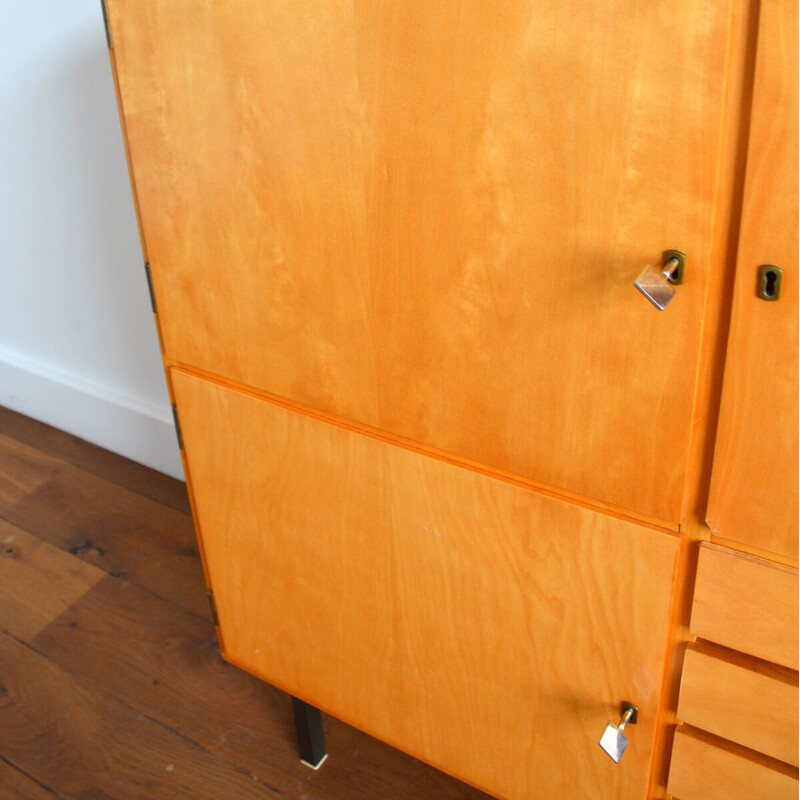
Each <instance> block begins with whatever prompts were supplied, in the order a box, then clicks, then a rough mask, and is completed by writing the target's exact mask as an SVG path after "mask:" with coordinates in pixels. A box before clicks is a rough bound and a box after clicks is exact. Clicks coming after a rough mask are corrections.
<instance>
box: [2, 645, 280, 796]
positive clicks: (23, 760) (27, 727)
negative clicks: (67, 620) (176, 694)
mask: <svg viewBox="0 0 800 800" xmlns="http://www.w3.org/2000/svg"><path fill="white" fill-rule="evenodd" d="M0 676H2V678H1V679H0V680H1V681H2V692H0V748H2V751H3V753H4V757H5V758H7V759H8V760H9V761H10V762H11V763H13V764H14V765H15V766H17V767H18V768H19V769H20V770H22V771H24V772H25V773H26V774H27V775H29V776H31V777H32V778H33V779H34V780H36V781H37V782H39V783H41V784H44V785H58V786H59V787H60V791H62V792H63V793H64V794H65V795H66V796H68V797H75V798H94V797H137V798H142V800H144V798H148V800H162V799H163V800H175V798H190V797H191V798H197V800H219V798H222V797H236V798H237V799H238V798H241V800H250V799H251V798H252V800H265V798H279V797H281V795H280V793H279V792H277V791H276V790H274V789H271V788H270V787H268V786H266V785H265V784H263V783H261V782H260V781H258V780H257V779H255V778H254V776H252V775H250V774H247V773H246V772H243V771H242V770H238V769H235V768H234V767H232V766H231V765H229V764H227V763H226V762H225V761H223V760H222V759H218V758H216V757H214V756H212V755H211V754H209V753H208V752H206V751H205V750H203V749H202V748H201V747H199V746H198V745H196V744H194V743H192V742H190V741H189V740H188V739H185V738H183V737H181V736H179V735H178V734H176V733H175V732H174V731H171V730H169V729H168V728H166V727H164V726H162V725H159V724H157V723H155V722H153V721H152V720H149V719H147V718H146V717H144V716H143V715H141V714H139V713H138V712H135V711H133V710H132V709H130V708H129V707H128V706H126V705H124V704H123V703H121V702H120V701H119V700H117V699H115V698H114V697H112V696H110V695H104V694H103V693H100V692H97V691H92V690H90V689H89V688H88V687H87V686H86V685H85V684H84V683H82V682H81V681H80V680H77V679H75V678H73V677H72V676H71V675H69V674H68V673H67V672H65V671H64V670H62V669H59V668H58V667H56V666H55V665H53V664H52V663H50V662H49V661H47V660H46V659H45V658H43V657H42V656H40V655H38V654H37V653H35V652H34V651H33V650H31V649H30V648H28V647H25V646H24V645H22V644H21V643H19V642H17V641H16V640H14V639H12V638H10V637H9V636H6V635H5V634H2V633H0ZM32 719H36V720H38V722H39V726H38V727H35V726H33V725H31V723H30V720H32ZM43 741H45V742H46V743H47V747H43V746H42V743H43Z"/></svg>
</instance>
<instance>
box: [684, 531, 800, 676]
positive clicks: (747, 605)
mask: <svg viewBox="0 0 800 800" xmlns="http://www.w3.org/2000/svg"><path fill="white" fill-rule="evenodd" d="M797 597H798V579H797V570H796V569H792V568H790V567H785V566H782V565H780V564H774V563H772V562H770V561H767V560H765V559H763V558H756V557H755V556H750V555H746V554H744V553H737V552H735V551H733V550H728V549H726V548H722V547H718V546H716V545H713V544H703V545H701V546H700V558H699V561H698V566H697V583H696V586H695V592H694V602H693V604H692V620H691V632H692V633H693V634H694V635H695V636H699V637H701V638H703V639H708V640H709V641H712V642H716V643H717V644H721V645H723V646H725V647H730V648H731V649H733V650H739V651H741V652H743V653H749V654H750V655H752V656H756V657H757V658H762V659H764V660H766V661H773V662H775V663H776V664H781V665H783V666H785V667H789V668H791V669H794V670H796V669H797V668H798V613H797Z"/></svg>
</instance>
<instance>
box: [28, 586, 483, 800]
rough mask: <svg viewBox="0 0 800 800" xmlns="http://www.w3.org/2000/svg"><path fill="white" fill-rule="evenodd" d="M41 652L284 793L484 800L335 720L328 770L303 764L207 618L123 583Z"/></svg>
mask: <svg viewBox="0 0 800 800" xmlns="http://www.w3.org/2000/svg"><path fill="white" fill-rule="evenodd" d="M32 645H33V647H34V648H35V649H36V650H37V652H39V653H41V654H42V655H43V656H45V657H46V658H47V659H48V660H50V661H51V662H53V663H54V664H57V665H58V666H60V667H62V668H64V669H66V670H67V671H68V672H70V673H72V674H73V675H78V676H80V678H81V680H82V681H84V682H86V683H87V684H89V685H91V686H92V687H96V688H97V689H99V690H100V691H102V692H104V693H110V694H112V695H113V696H114V697H117V698H119V699H120V700H122V701H123V702H124V703H125V704H126V705H129V706H130V707H131V708H133V709H135V710H136V711H138V712H140V713H142V714H144V715H145V716H147V717H148V718H150V719H153V720H155V721H157V722H159V723H161V724H162V725H165V726H167V727H169V728H170V729H171V730H174V731H175V732H177V733H179V734H181V735H182V736H185V737H186V738H188V739H190V740H191V741H193V742H196V743H197V744H199V745H200V746H202V747H203V748H204V749H206V750H207V751H208V752H210V753H212V754H214V755H215V756H218V757H220V758H223V759H224V760H225V761H226V762H227V763H229V764H231V765H233V766H234V767H236V768H238V769H243V770H247V771H249V772H251V773H254V774H257V775H258V777H259V779H260V780H261V781H262V782H264V783H266V784H268V785H270V786H272V787H274V788H275V789H276V790H279V791H280V792H281V796H282V797H298V798H305V799H306V800H352V798H356V797H362V798H365V800H366V799H370V800H371V799H372V798H378V797H380V798H385V797H397V798H407V797H425V798H428V797H435V798H437V800H481V798H484V797H485V796H484V795H483V794H482V793H480V792H478V791H477V790H474V789H471V788H469V787H467V786H465V785H464V784H462V783H459V782H457V781H454V780H452V779H451V778H449V777H448V776H446V775H444V774H442V773H440V772H438V771H437V770H434V769H432V768H430V767H428V766H426V765H424V764H422V763H421V762H419V761H416V760H415V759H412V758H410V757H408V756H405V755H403V754H401V753H398V752H396V751H392V750H391V749H390V748H387V747H386V746H385V745H382V744H381V743H379V742H377V741H376V740H374V739H372V738H370V737H368V736H366V735H365V734H362V733H360V732H359V731H356V730H355V729H353V728H350V727H349V726H347V725H344V724H342V723H339V722H337V721H336V720H333V719H330V718H326V719H325V722H324V726H325V734H326V743H327V747H328V752H329V753H330V755H331V758H330V760H329V761H328V762H327V763H326V765H325V769H324V770H320V771H319V772H314V771H311V770H309V769H308V768H306V767H304V766H303V765H302V764H301V763H300V761H299V759H298V757H297V751H296V743H295V734H294V728H293V723H292V717H291V710H290V701H289V698H288V697H287V696H286V695H285V694H284V693H283V692H281V691H279V690H277V689H275V688H273V687H272V686H269V685H268V684H266V683H264V682H263V681H260V680H258V679H257V678H254V677H252V676H251V675H248V674H247V673H245V672H244V671H242V670H239V669H236V668H235V667H232V666H230V665H229V664H226V663H225V662H224V661H223V660H222V659H221V658H220V655H219V652H218V649H217V646H216V637H215V634H214V629H213V627H212V626H211V625H210V623H209V622H208V621H206V620H201V619H199V618H197V617H195V616H193V615H191V614H188V613H187V612H185V611H183V610H182V609H180V608H179V607H177V606H176V605H174V604H172V603H169V602H167V601H164V600H161V599H160V598H158V597H156V596H155V595H153V594H151V593H150V592H147V591H145V590H143V589H140V588H138V587H136V586H133V585H131V584H127V583H124V582H122V581H119V580H116V579H114V578H111V577H107V578H106V579H105V580H104V581H103V582H102V583H100V584H98V585H97V586H96V587H95V588H94V589H93V590H92V591H91V592H88V593H87V594H86V595H85V596H84V597H82V598H81V599H80V601H78V602H77V603H75V604H74V605H73V606H72V607H71V608H70V609H69V610H68V611H67V612H65V613H64V614H62V615H61V616H60V617H59V618H58V620H57V621H55V622H54V623H53V624H52V625H50V626H49V627H48V628H47V629H46V630H44V631H42V633H40V634H39V635H38V636H37V637H36V638H35V640H34V641H33V643H32ZM87 654H90V656H89V657H87ZM229 797H230V795H229V794H226V795H225V798H229Z"/></svg>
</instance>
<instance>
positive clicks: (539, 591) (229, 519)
mask: <svg viewBox="0 0 800 800" xmlns="http://www.w3.org/2000/svg"><path fill="white" fill-rule="evenodd" d="M172 378H173V387H174V390H175V398H176V401H177V406H178V413H179V415H180V421H181V428H182V431H183V438H184V443H185V448H186V459H187V464H188V474H189V477H190V480H191V485H192V490H193V494H194V498H195V501H196V514H197V522H198V529H199V534H200V540H201V543H202V546H203V551H204V554H205V557H206V563H207V567H208V574H209V579H210V582H211V588H212V589H213V591H214V595H215V600H216V606H217V611H218V616H219V623H220V630H221V639H222V643H223V648H224V652H225V655H226V657H227V658H228V659H229V660H230V661H232V662H234V663H235V664H237V665H239V666H241V667H243V668H245V669H247V670H248V671H250V672H252V673H254V674H256V675H258V676H260V677H261V678H263V679H265V680H267V681H268V682H270V683H272V684H274V685H277V686H278V687H280V688H282V689H284V690H286V691H288V692H290V693H291V694H294V695H296V696H298V697H300V698H301V699H303V700H305V701H307V702H310V703H312V704H313V705H316V706H318V707H320V708H322V709H323V710H325V711H328V712H329V713H332V714H333V715H335V716H337V717H339V718H341V719H343V720H345V721H347V722H349V723H350V724H352V725H355V726H356V727H358V728H360V729H362V730H364V731H366V732H368V733H371V734H372V735H374V736H377V737H378V738H381V739H383V740H384V741H387V742H389V743H390V744H393V745H394V746H396V747H399V748H400V749H402V750H405V751H406V752H409V753H411V754H413V755H415V756H417V757H419V758H422V759H423V760H425V761H428V762H429V763H432V764H434V765H435V766H437V767H439V768H440V769H443V770H445V771H447V772H450V773H451V774H453V775H456V776H457V777H460V778H461V779H463V780H467V781H468V782H470V783H473V784H474V785H476V786H478V787H480V788H483V789H485V790H487V791H489V792H491V793H493V794H496V795H497V796H499V797H505V798H530V797H537V796H540V797H597V796H602V797H604V798H606V800H612V799H613V800H623V798H624V800H641V798H642V797H644V796H645V794H646V787H647V778H648V769H649V764H650V754H651V750H652V740H653V735H654V730H655V720H656V713H657V706H658V697H659V684H660V681H661V676H662V672H663V659H664V654H665V649H666V639H667V628H668V616H669V606H670V590H671V586H672V580H673V572H674V568H675V558H676V552H677V539H676V538H675V537H674V536H672V535H669V534H666V533H661V532H658V531H654V530H651V529H648V528H644V527H642V526H639V525H635V524H633V523H631V522H627V521H623V520H620V519H616V518H613V517H610V516H606V515H604V514H601V513H598V512H595V511H593V510H591V509H589V508H584V507H580V506H577V505H575V504H572V503H567V502H564V501H562V500H558V499H555V498H553V497H549V496H544V495H542V494H540V493H537V492H535V491H532V490H530V489H527V488H525V487H523V486H520V485H517V484H513V483H509V482H506V481H501V480H497V479H495V478H491V477H489V476H486V475H484V474H481V473H479V472H476V471H473V470H468V469H465V468H463V467H460V466H457V465H454V464H451V463H448V462H446V461H443V460H440V459H437V458H432V457H429V456H426V455H422V454H420V453H417V452H413V451H410V450H408V449H405V448H401V447H398V446H396V445H394V444H392V443H391V442H388V441H385V440H383V439H381V438H379V437H378V436H376V435H371V434H367V433H365V432H359V431H355V430H352V429H348V428H345V427H343V426H342V425H340V424H334V423H332V422H331V421H329V420H327V419H324V418H321V417H319V416H317V415H314V414H311V413H306V412H302V411H300V410H298V409H296V408H291V407H287V406H286V405H284V404H282V403H280V402H277V401H274V400H268V399H264V398H263V397H260V396H256V395H254V394H251V393H248V392H245V391H240V390H233V389H230V388H227V387H223V386H220V385H218V384H215V383H214V382H212V381H208V380H205V379H201V378H198V377H196V376H193V375H191V374H189V373H188V372H184V371H180V370H173V371H172ZM621 598H624V602H623V601H622V600H621ZM623 700H628V701H630V702H633V703H634V704H636V705H637V706H638V707H639V723H638V724H637V725H636V726H635V727H633V726H631V727H630V728H629V729H628V731H627V732H628V733H629V735H630V745H629V747H628V749H627V751H626V752H625V757H624V759H623V760H622V762H621V763H620V764H618V765H617V764H614V763H613V762H612V761H611V759H609V758H608V756H607V755H606V754H605V753H604V752H603V751H602V750H601V749H600V748H599V747H598V740H599V738H600V736H601V734H602V733H603V730H604V729H605V727H606V724H607V723H608V722H609V721H610V720H615V721H616V720H617V719H618V714H619V704H620V702H621V701H623Z"/></svg>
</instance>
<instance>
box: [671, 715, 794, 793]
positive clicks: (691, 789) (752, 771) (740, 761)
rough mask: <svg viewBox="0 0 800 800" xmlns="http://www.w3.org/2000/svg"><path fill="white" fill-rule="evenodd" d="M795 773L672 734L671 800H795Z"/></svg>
mask: <svg viewBox="0 0 800 800" xmlns="http://www.w3.org/2000/svg"><path fill="white" fill-rule="evenodd" d="M797 786H798V783H797V776H796V775H794V776H791V775H787V774H786V773H785V772H781V771H778V770H776V769H771V768H770V767H769V766H767V765H765V764H764V763H761V762H759V761H756V760H753V759H752V758H749V757H747V756H746V755H744V754H742V753H737V752H732V751H731V750H728V749H723V748H721V747H717V746H715V745H714V744H711V743H710V742H707V741H704V740H702V739H699V738H696V737H694V736H691V735H689V734H688V733H686V732H684V731H683V730H679V731H678V732H677V733H676V734H675V743H674V745H673V748H672V763H671V765H670V773H669V787H668V788H669V793H670V794H671V795H672V796H673V797H674V798H675V800H797Z"/></svg>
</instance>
